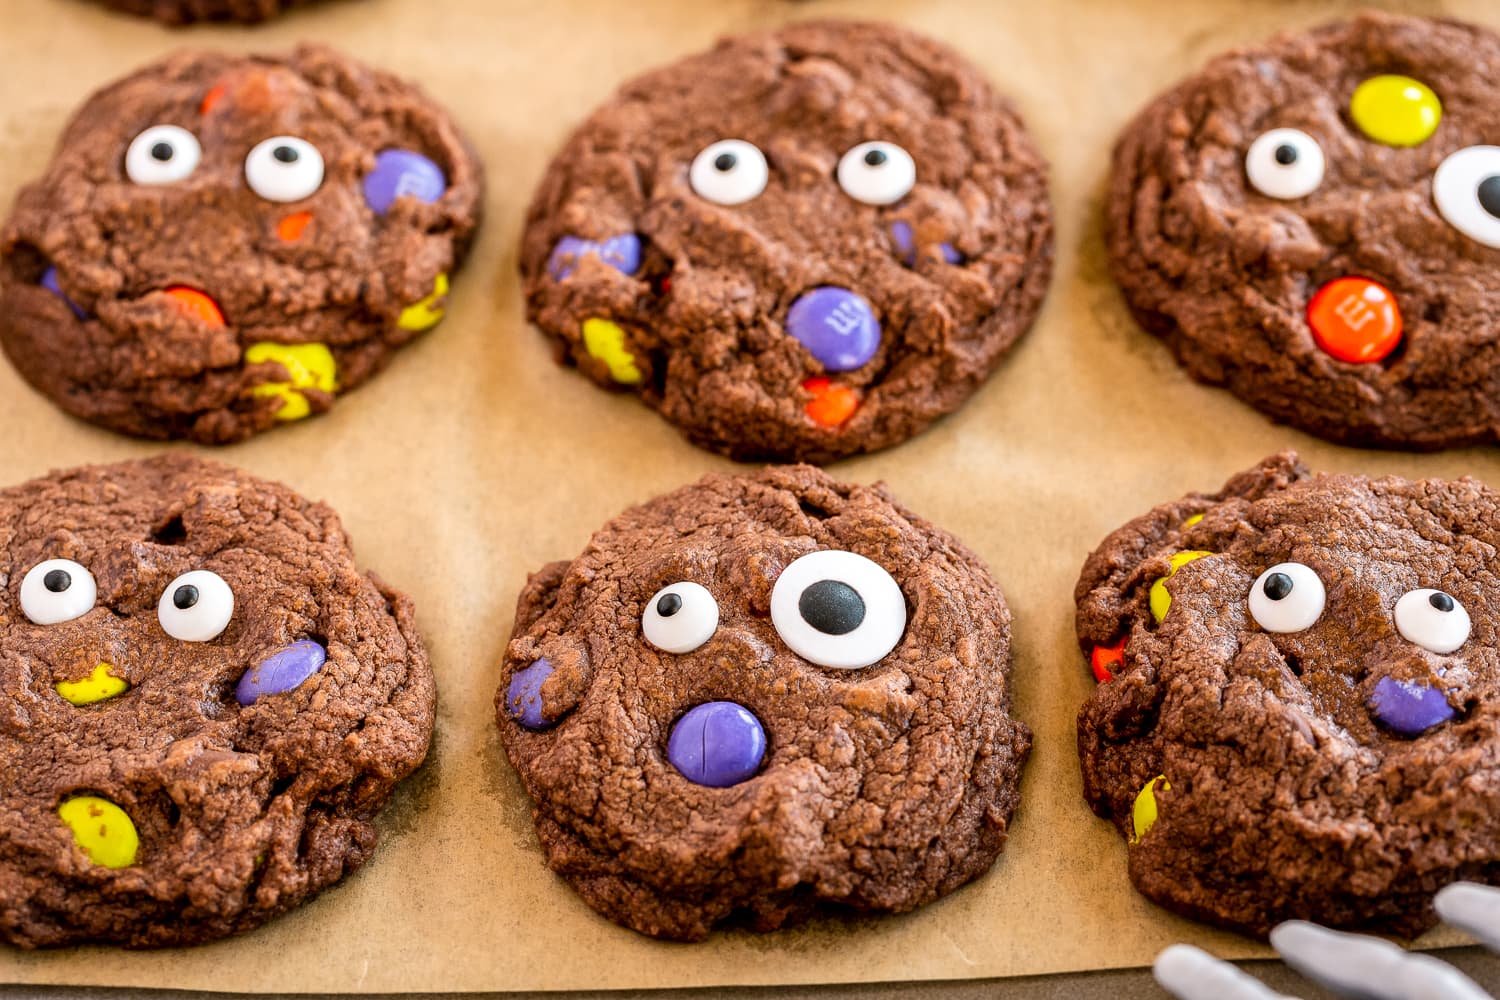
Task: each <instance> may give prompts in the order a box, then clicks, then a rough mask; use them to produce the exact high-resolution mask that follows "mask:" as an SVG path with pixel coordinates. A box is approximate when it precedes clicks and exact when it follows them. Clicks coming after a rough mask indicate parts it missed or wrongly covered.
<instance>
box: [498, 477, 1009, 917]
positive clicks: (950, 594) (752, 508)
mask: <svg viewBox="0 0 1500 1000" xmlns="http://www.w3.org/2000/svg"><path fill="white" fill-rule="evenodd" d="M1009 674H1010V613H1009V611H1008V610H1007V609H1006V606H1005V600H1004V598H1003V597H1002V595H1001V593H1000V589H999V587H998V585H997V584H996V583H995V581H994V579H993V577H992V576H991V575H990V573H989V571H988V570H987V569H986V568H985V566H984V564H983V563H982V562H980V560H979V559H978V557H976V556H975V555H974V554H973V553H972V552H970V551H969V550H968V549H966V548H965V547H964V546H963V545H962V544H960V543H959V542H958V541H957V540H956V539H954V538H953V537H952V536H951V535H949V534H947V533H946V532H943V531H941V530H940V529H938V528H936V527H934V526H933V525H931V524H929V523H928V522H926V521H924V520H922V519H921V518H919V517H917V516H916V515H914V514H912V513H911V512H910V511H908V510H906V509H905V508H904V507H902V506H901V505H900V504H898V503H897V502H896V501H895V500H893V499H892V498H891V496H890V494H889V493H887V492H886V490H885V489H884V487H881V486H874V487H864V486H850V485H846V484H843V483H839V482H837V481H835V480H833V479H831V478H829V477H828V476H827V475H825V474H823V473H822V472H820V471H818V470H817V469H815V468H812V467H810V466H805V465H803V466H785V467H778V468H771V469H767V470H765V471H762V472H759V473H754V474H747V475H739V476H731V475H710V476H706V477H705V478H703V479H702V480H700V481H699V482H697V483H695V484H694V485H691V486H686V487H683V488H682V489H679V490H676V491H675V492H672V493H668V494H666V495H664V496H660V497H657V498H656V499H654V500H651V501H650V502H648V503H646V504H643V505H641V506H639V507H635V508H633V509H631V510H628V511H626V512H625V513H623V514H621V515H620V516H618V517H616V518H615V519H614V520H612V521H610V522H609V523H608V524H606V525H605V526H604V527H603V528H601V529H600V530H599V531H598V532H597V533H595V535H594V537H593V539H592V540H591V541H590V542H589V545H588V547H587V548H586V549H585V550H584V552H583V554H582V555H580V556H579V557H578V558H576V559H574V560H573V561H571V562H558V563H553V564H551V565H549V566H546V567H545V568H543V569H542V570H541V572H539V573H537V574H535V575H534V576H532V577H531V579H530V580H529V581H528V582H527V585H526V587H525V589H524V590H523V591H522V594H521V598H520V601H519V603H518V606H517V609H516V622H515V628H514V630H513V632H512V635H511V638H510V642H509V644H508V645H507V646H506V648H505V655H504V661H503V665H502V672H501V680H500V685H499V688H498V690H497V691H496V694H495V710H496V719H497V721H498V723H499V727H500V735H501V740H502V742H503V743H504V746H505V751H506V753H507V755H508V756H509V758H510V761H511V764H512V766H514V768H515V769H516V771H517V772H518V773H519V775H520V776H521V779H522V781H523V782H524V783H525V785H526V789H527V791H528V792H529V793H530V794H531V797H532V800H533V802H534V813H533V815H534V818H535V821H536V828H537V835H538V837H539V839H540V841H541V846H542V850H543V851H544V852H545V854H546V856H547V860H548V862H549V864H550V865H551V866H552V868H553V869H554V870H556V871H557V872H558V873H559V874H561V875H562V876H563V877H564V878H566V879H567V880H568V881H569V882H570V883H572V885H573V887H574V889H576V890H577V892H578V893H579V895H580V896H582V898H583V899H584V901H585V902H586V903H588V905H589V906H591V907H593V908H594V909H595V910H597V911H599V912H600V913H602V914H603V915H604V916H606V917H608V918H609V919H611V920H614V921H616V922H617V923H620V924H624V925H625V926H627V927H630V928H633V929H634V930H637V931H640V932H641V933H643V934H650V935H653V936H656V937H663V938H673V939H679V940H698V939H701V938H703V937H705V936H707V935H708V934H709V933H710V931H711V930H712V929H713V928H714V927H716V926H718V925H720V924H723V923H726V922H736V923H744V924H748V925H749V926H750V927H752V928H754V929H756V930H772V929H775V928H777V927H780V926H782V925H784V924H787V923H790V922H793V921H795V920H799V919H802V918H804V917H806V916H808V915H810V914H812V913H814V912H817V911H820V910H827V911H839V912H850V911H854V912H865V913H889V912H902V911H906V910H910V909H913V908H915V907H918V906H921V905H923V904H924V903H927V902H930V901H931V900H933V899H936V898H937V897H939V896H942V895H944V894H946V893H948V892H951V891H953V890H954V889H957V888H958V887H959V886H961V885H963V884H964V883H966V882H968V881H970V880H971V879H974V878H977V877H978V876H980V875H982V874H983V873H984V872H986V871H987V870H988V869H989V868H990V866H991V865H992V864H993V863H994V862H995V859H996V857H997V856H998V855H999V853H1000V851H1001V849H1002V847H1003V846H1004V844H1005V841H1006V837H1007V834H1008V832H1009V829H1010V823H1011V817H1012V813H1013V812H1014V810H1015V808H1016V806H1017V803H1018V801H1019V797H1020V787H1019V786H1020V777H1021V768H1022V765H1023V764H1024V763H1025V760H1026V756H1027V754H1028V752H1029V750H1030V746H1031V735H1030V732H1029V731H1028V730H1027V728H1026V726H1025V725H1024V724H1022V723H1021V722H1020V721H1018V720H1017V719H1016V718H1015V716H1014V715H1013V713H1012V709H1011V693H1010V677H1009Z"/></svg>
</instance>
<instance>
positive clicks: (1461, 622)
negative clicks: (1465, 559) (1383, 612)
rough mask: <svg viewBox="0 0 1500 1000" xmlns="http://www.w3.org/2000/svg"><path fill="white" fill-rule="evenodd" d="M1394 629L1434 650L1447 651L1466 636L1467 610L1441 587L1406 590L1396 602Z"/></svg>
mask: <svg viewBox="0 0 1500 1000" xmlns="http://www.w3.org/2000/svg"><path fill="white" fill-rule="evenodd" d="M1396 631H1398V632H1400V633H1401V637H1402V638H1403V639H1405V640H1406V641H1408V642H1414V643H1416V644H1417V645H1418V646H1421V647H1422V648H1423V649H1427V650H1431V651H1432V652H1434V653H1451V652H1453V651H1454V650H1455V649H1457V648H1458V647H1459V646H1462V645H1463V644H1464V643H1465V642H1467V641H1468V639H1469V613H1468V612H1467V611H1465V610H1464V606H1463V605H1462V604H1459V603H1458V602H1457V601H1455V600H1454V599H1453V598H1451V597H1449V596H1448V595H1447V594H1445V593H1443V592H1442V591H1441V590H1430V589H1427V588H1425V587H1424V588H1423V589H1421V590H1412V591H1408V592H1407V593H1405V594H1402V595H1401V600H1399V601H1397V602H1396Z"/></svg>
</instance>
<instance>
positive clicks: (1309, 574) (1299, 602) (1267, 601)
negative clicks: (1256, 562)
mask: <svg viewBox="0 0 1500 1000" xmlns="http://www.w3.org/2000/svg"><path fill="white" fill-rule="evenodd" d="M1327 603H1328V591H1326V590H1324V589H1323V581H1322V580H1320V579H1318V574H1316V573H1314V572H1313V571H1312V569H1310V568H1309V567H1307V566H1304V565H1302V564H1301V563H1294V562H1285V563H1277V564H1276V565H1275V566H1272V567H1271V568H1270V569H1268V570H1266V571H1265V572H1264V573H1262V574H1261V575H1260V576H1258V577H1256V579H1255V585H1254V586H1252V587H1251V588H1250V617H1252V618H1254V619H1255V624H1257V625H1259V626H1260V627H1261V628H1263V629H1265V630H1266V631H1267V632H1301V631H1302V630H1303V629H1305V628H1309V627H1311V626H1312V623H1313V622H1315V621H1317V620H1318V617H1319V616H1320V615H1322V614H1323V607H1324V606H1325V605H1326V604H1327Z"/></svg>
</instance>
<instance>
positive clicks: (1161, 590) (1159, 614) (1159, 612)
mask: <svg viewBox="0 0 1500 1000" xmlns="http://www.w3.org/2000/svg"><path fill="white" fill-rule="evenodd" d="M1211 555H1213V553H1212V552H1197V551H1191V552H1179V553H1177V554H1176V555H1175V556H1173V557H1172V568H1171V569H1170V570H1168V571H1167V575H1166V576H1163V577H1159V578H1158V579H1157V580H1156V582H1155V583H1153V584H1151V617H1152V618H1155V619H1156V623H1157V624H1158V625H1160V624H1161V620H1162V619H1163V618H1165V617H1167V611H1168V610H1170V609H1171V607H1172V595H1171V594H1169V593H1167V581H1168V580H1170V579H1172V577H1174V576H1176V575H1177V571H1178V570H1180V569H1182V567H1184V566H1186V565H1187V564H1188V563H1190V562H1192V561H1193V560H1194V559H1202V558H1203V557H1204V556H1211Z"/></svg>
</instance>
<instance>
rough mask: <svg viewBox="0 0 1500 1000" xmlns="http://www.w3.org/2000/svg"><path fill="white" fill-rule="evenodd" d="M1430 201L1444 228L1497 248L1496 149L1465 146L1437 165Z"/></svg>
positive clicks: (1499, 150) (1499, 151) (1499, 156)
mask: <svg viewBox="0 0 1500 1000" xmlns="http://www.w3.org/2000/svg"><path fill="white" fill-rule="evenodd" d="M1432 200H1433V201H1434V202H1436V203H1437V210H1438V212H1439V213H1441V215H1442V216H1443V218H1444V219H1446V220H1447V221H1448V225H1450V226H1452V227H1453V228H1454V229H1457V230H1458V231H1459V232H1461V233H1463V234H1464V235H1465V236H1467V237H1468V238H1469V239H1471V240H1473V241H1474V242H1475V243H1480V244H1483V245H1484V246H1487V247H1495V248H1500V146H1469V147H1468V148H1467V149H1460V150H1459V151H1458V152H1456V153H1450V154H1448V158H1447V159H1445V160H1444V161H1443V162H1442V163H1440V164H1438V168H1437V172H1436V173H1435V174H1433V175H1432Z"/></svg>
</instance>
